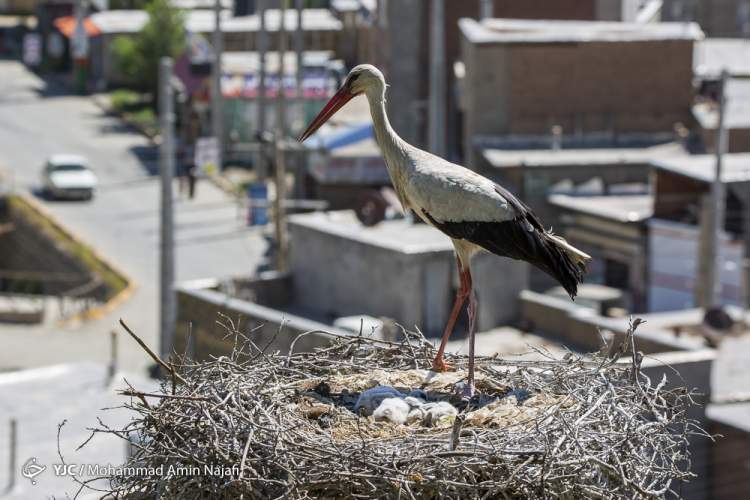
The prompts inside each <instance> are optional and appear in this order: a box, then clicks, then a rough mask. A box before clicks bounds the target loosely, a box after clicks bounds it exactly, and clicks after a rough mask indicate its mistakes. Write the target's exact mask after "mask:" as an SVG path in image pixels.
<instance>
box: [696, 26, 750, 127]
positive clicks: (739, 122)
mask: <svg viewBox="0 0 750 500" xmlns="http://www.w3.org/2000/svg"><path fill="white" fill-rule="evenodd" d="M747 47H748V52H747V54H746V57H747V58H748V60H750V41H749V42H748V45H747ZM748 66H749V68H750V64H749V65H748ZM725 93H726V96H727V101H726V108H725V109H726V113H725V116H724V124H725V126H726V127H727V128H729V129H732V128H750V80H744V79H743V80H740V79H737V78H731V79H729V80H728V81H727V84H726V88H725ZM693 116H695V119H696V120H698V123H700V125H701V127H703V128H704V129H716V125H717V124H718V122H719V112H718V108H717V106H716V103H714V102H711V101H706V102H701V103H698V104H696V105H695V106H693Z"/></svg>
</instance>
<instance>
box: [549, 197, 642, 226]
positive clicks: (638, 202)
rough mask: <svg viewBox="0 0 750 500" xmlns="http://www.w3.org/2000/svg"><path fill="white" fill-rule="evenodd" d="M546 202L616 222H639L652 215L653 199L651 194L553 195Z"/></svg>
mask: <svg viewBox="0 0 750 500" xmlns="http://www.w3.org/2000/svg"><path fill="white" fill-rule="evenodd" d="M547 200H548V201H549V203H550V204H552V205H554V206H557V207H561V208H567V209H569V210H574V211H576V212H583V213H586V214H589V215H594V216H596V217H602V218H605V219H611V220H615V221H618V222H639V221H642V220H645V219H648V218H649V217H651V216H652V215H653V214H654V197H653V195H651V194H636V195H603V196H571V195H567V194H553V195H550V196H549V197H548V198H547Z"/></svg>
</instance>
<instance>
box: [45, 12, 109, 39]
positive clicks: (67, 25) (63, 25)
mask: <svg viewBox="0 0 750 500" xmlns="http://www.w3.org/2000/svg"><path fill="white" fill-rule="evenodd" d="M53 24H54V25H55V27H56V28H57V29H58V30H60V33H62V34H63V35H65V37H67V38H70V37H72V36H73V33H75V31H76V18H75V17H73V16H63V17H58V18H57V19H55V20H54V22H53ZM83 27H84V29H85V30H86V34H87V35H88V36H96V35H100V34H101V33H102V32H101V31H100V30H99V28H97V27H96V25H95V24H94V23H93V22H92V21H91V19H90V18H88V17H86V18H84V19H83Z"/></svg>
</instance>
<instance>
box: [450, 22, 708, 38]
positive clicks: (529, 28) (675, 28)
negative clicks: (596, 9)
mask: <svg viewBox="0 0 750 500" xmlns="http://www.w3.org/2000/svg"><path fill="white" fill-rule="evenodd" d="M458 25H459V28H460V29H461V32H462V33H463V34H464V36H465V37H466V38H467V39H468V40H469V41H470V42H471V43H474V44H498V43H499V44H508V43H571V42H637V41H652V40H700V39H702V38H703V32H702V31H701V29H700V27H699V26H698V25H697V24H696V23H649V24H639V23H615V22H601V21H548V20H541V21H540V20H525V19H485V20H482V21H481V22H479V21H476V20H474V19H470V18H462V19H460V20H459V21H458Z"/></svg>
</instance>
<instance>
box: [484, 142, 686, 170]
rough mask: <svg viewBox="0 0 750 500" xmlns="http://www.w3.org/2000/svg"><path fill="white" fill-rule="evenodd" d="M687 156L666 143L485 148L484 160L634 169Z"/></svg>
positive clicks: (498, 165) (497, 164)
mask: <svg viewBox="0 0 750 500" xmlns="http://www.w3.org/2000/svg"><path fill="white" fill-rule="evenodd" d="M681 154H682V155H685V156H687V153H685V152H684V150H683V148H682V146H680V145H679V144H677V143H670V144H665V145H659V146H652V147H647V148H588V149H560V150H553V149H526V150H507V149H492V148H486V149H484V150H483V151H482V155H483V156H484V158H485V160H486V161H487V162H488V163H489V164H490V165H491V166H492V167H494V168H517V167H560V166H575V165H613V164H622V165H637V164H643V163H650V162H651V161H652V160H653V159H656V158H660V157H664V156H670V157H676V156H679V155H681Z"/></svg>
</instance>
